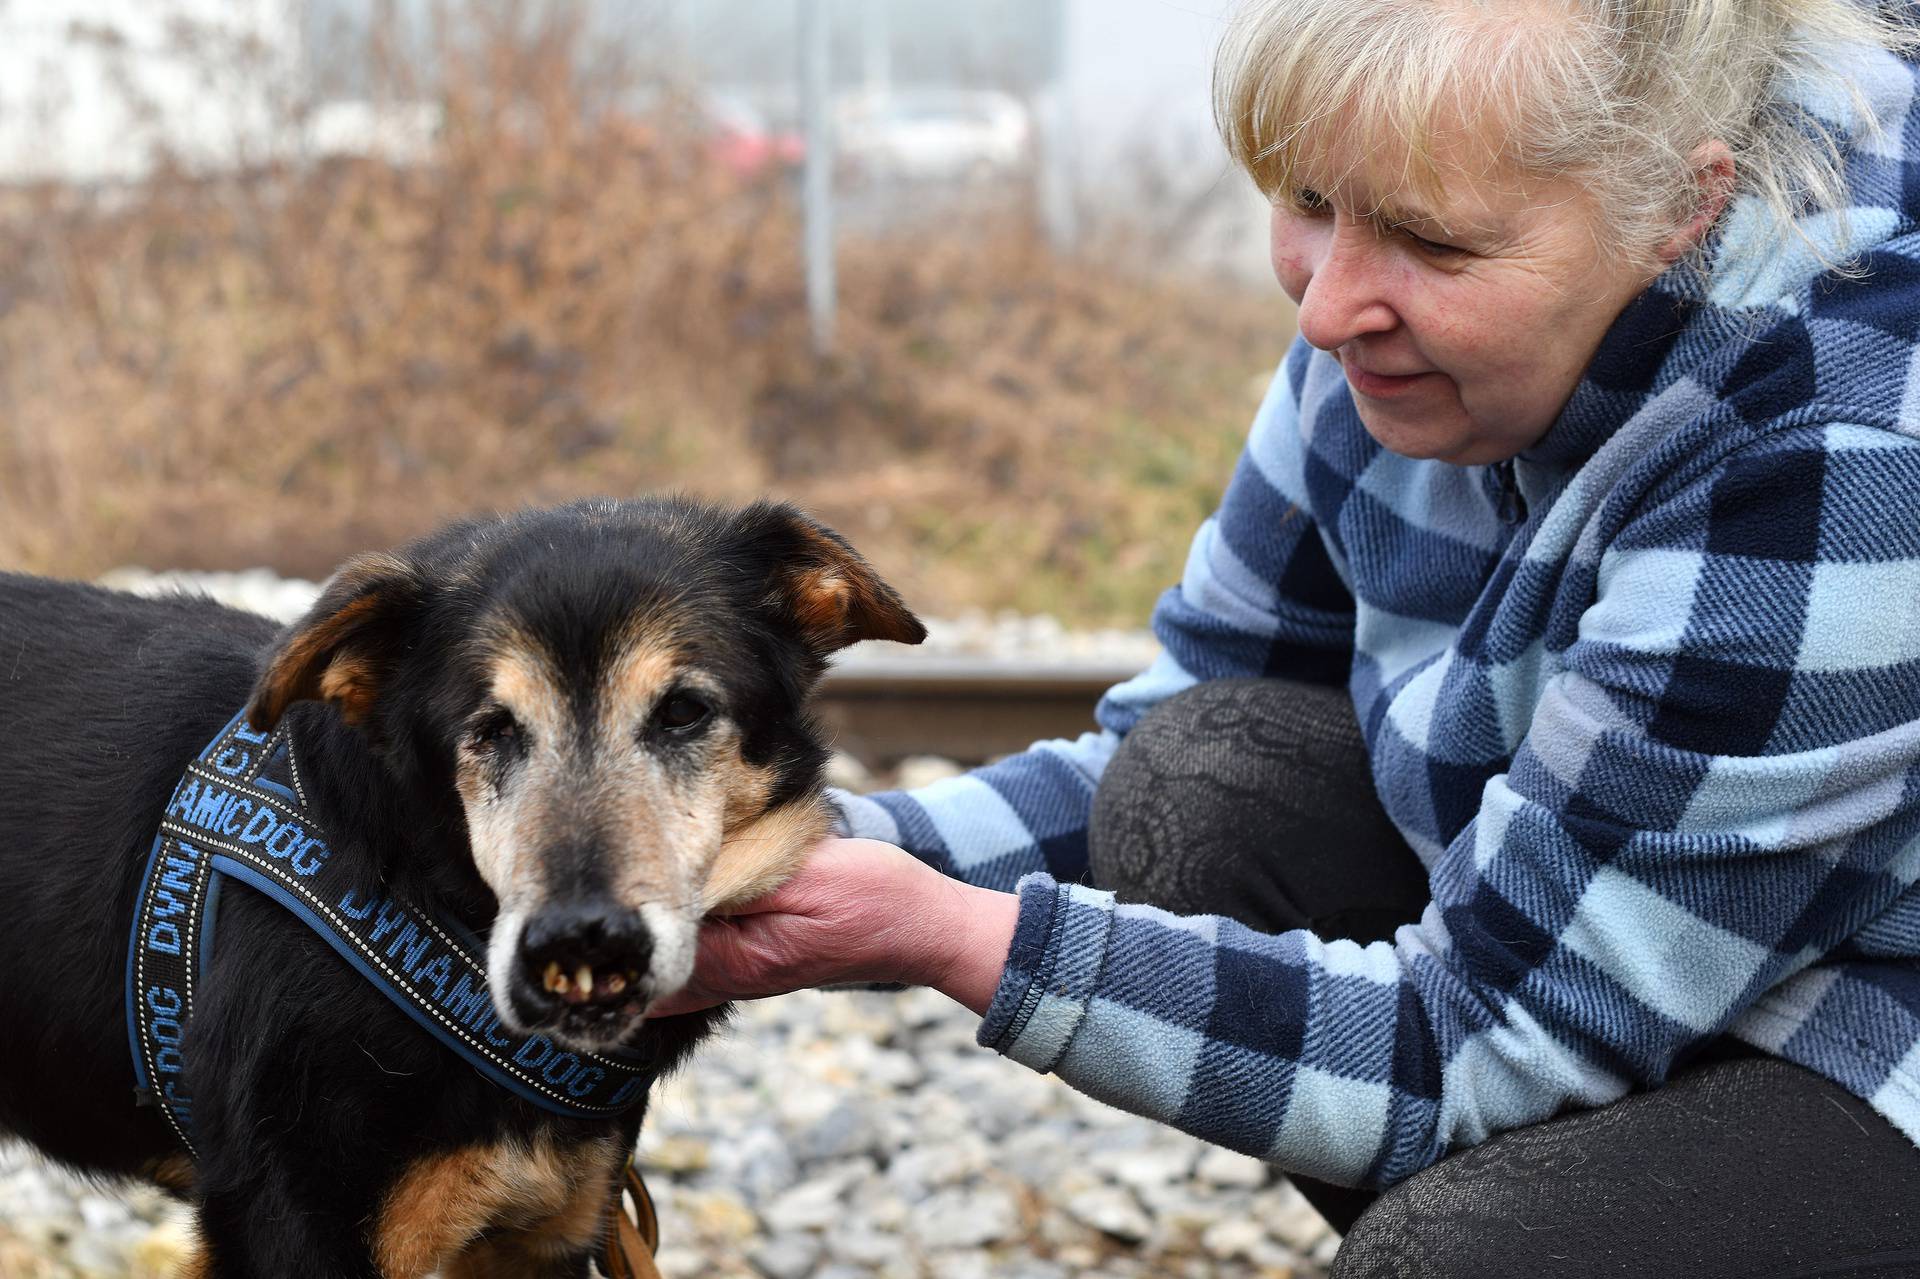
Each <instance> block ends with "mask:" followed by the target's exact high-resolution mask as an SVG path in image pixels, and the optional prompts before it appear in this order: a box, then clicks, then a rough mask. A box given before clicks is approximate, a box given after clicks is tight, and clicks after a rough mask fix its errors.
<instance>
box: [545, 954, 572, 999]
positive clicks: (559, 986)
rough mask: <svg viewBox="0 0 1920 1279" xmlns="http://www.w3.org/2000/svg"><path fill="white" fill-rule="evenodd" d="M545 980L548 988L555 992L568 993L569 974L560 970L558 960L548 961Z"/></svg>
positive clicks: (557, 993)
mask: <svg viewBox="0 0 1920 1279" xmlns="http://www.w3.org/2000/svg"><path fill="white" fill-rule="evenodd" d="M545 982H546V987H547V989H548V990H550V991H552V992H553V993H554V994H556V995H559V994H564V993H566V989H567V975H566V974H565V973H563V972H561V971H560V965H559V963H558V962H557V961H554V960H549V961H548V962H547V971H546V975H545Z"/></svg>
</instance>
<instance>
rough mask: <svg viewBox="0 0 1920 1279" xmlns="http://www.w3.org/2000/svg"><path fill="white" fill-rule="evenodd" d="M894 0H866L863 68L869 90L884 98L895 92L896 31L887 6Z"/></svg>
mask: <svg viewBox="0 0 1920 1279" xmlns="http://www.w3.org/2000/svg"><path fill="white" fill-rule="evenodd" d="M891 3H892V0H867V29H866V37H867V38H866V47H865V49H864V50H863V52H864V54H865V58H864V62H865V66H864V67H863V71H864V73H865V74H864V79H865V80H866V84H867V92H868V93H869V94H870V95H872V96H873V97H874V98H875V99H881V100H884V99H885V98H886V97H887V95H888V94H890V93H892V92H893V32H892V30H891V29H890V27H891V24H890V22H889V21H888V19H889V17H890V16H891V15H890V14H889V13H888V12H887V6H888V5H889V4H891Z"/></svg>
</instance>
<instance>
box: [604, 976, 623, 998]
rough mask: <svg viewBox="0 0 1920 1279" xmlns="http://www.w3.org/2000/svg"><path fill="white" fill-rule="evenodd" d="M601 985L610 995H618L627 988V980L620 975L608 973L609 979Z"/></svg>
mask: <svg viewBox="0 0 1920 1279" xmlns="http://www.w3.org/2000/svg"><path fill="white" fill-rule="evenodd" d="M600 984H601V985H603V986H605V987H606V988H607V993H608V994H609V995H617V994H619V993H620V992H621V991H623V990H625V989H626V988H627V979H626V978H625V977H622V976H621V975H620V974H619V973H608V974H607V979H606V980H605V981H603V982H601V983H600Z"/></svg>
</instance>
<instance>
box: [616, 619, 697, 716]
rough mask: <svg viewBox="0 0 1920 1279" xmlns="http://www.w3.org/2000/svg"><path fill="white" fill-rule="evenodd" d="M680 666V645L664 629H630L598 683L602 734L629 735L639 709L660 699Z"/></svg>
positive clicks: (638, 626)
mask: <svg viewBox="0 0 1920 1279" xmlns="http://www.w3.org/2000/svg"><path fill="white" fill-rule="evenodd" d="M681 667H682V658H681V655H680V651H679V646H678V645H677V644H676V643H675V642H674V637H673V636H672V634H671V633H670V632H669V631H668V630H667V629H666V628H665V627H664V626H660V625H658V624H653V625H649V624H645V623H642V624H639V625H636V626H634V627H633V628H632V629H631V630H629V631H628V633H627V635H626V636H625V637H624V639H623V641H622V643H621V645H620V647H619V649H618V650H617V652H616V654H615V656H614V658H613V660H612V661H611V662H610V663H609V664H608V667H607V673H606V675H605V677H604V678H603V679H602V680H601V689H602V691H603V693H604V696H603V697H602V699H601V703H600V729H601V732H603V733H605V734H606V735H607V736H608V737H609V738H618V737H620V736H623V735H624V734H626V733H628V732H630V731H631V730H632V729H633V728H634V727H635V724H636V720H637V718H638V716H639V714H640V711H641V709H642V708H644V707H650V706H652V705H653V704H654V702H655V701H657V700H658V699H659V697H660V695H661V694H662V693H664V692H665V691H666V690H667V688H668V686H670V685H671V684H672V683H673V681H674V679H675V677H676V676H677V675H678V674H679V673H680V670H681Z"/></svg>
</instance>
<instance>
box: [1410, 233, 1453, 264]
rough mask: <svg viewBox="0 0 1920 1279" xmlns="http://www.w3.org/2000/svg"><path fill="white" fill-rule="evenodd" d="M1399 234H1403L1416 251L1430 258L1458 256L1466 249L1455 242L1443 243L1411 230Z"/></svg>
mask: <svg viewBox="0 0 1920 1279" xmlns="http://www.w3.org/2000/svg"><path fill="white" fill-rule="evenodd" d="M1401 234H1403V235H1405V236H1406V237H1407V239H1408V240H1409V241H1411V242H1412V244H1413V247H1414V249H1415V250H1416V251H1417V252H1420V253H1423V254H1425V255H1426V256H1428V257H1430V258H1450V257H1460V256H1462V255H1463V254H1465V253H1466V250H1465V249H1463V248H1461V247H1460V246H1459V245H1457V244H1443V243H1442V242H1440V241H1439V240H1429V239H1427V238H1426V237H1425V236H1423V235H1415V234H1414V233H1413V232H1411V231H1403V232H1401Z"/></svg>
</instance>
